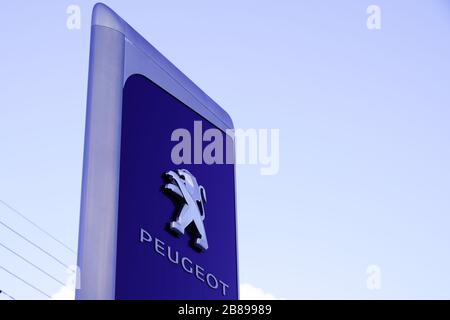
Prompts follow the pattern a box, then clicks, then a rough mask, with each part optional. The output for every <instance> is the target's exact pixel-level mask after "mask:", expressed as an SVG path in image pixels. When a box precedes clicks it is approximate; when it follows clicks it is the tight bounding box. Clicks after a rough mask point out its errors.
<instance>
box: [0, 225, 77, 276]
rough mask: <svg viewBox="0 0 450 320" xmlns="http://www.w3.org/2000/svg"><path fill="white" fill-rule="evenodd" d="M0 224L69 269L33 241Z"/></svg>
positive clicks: (67, 267)
mask: <svg viewBox="0 0 450 320" xmlns="http://www.w3.org/2000/svg"><path fill="white" fill-rule="evenodd" d="M0 224H1V225H2V226H4V227H5V228H7V229H8V230H9V231H11V232H13V233H14V234H16V235H17V236H19V237H20V238H22V239H23V240H25V241H26V242H28V243H29V244H31V245H32V246H34V247H35V248H37V249H39V250H40V251H41V252H43V253H45V254H46V255H47V256H49V257H50V258H52V259H53V260H55V261H56V262H58V263H59V264H60V265H62V266H64V267H65V268H66V269H70V267H69V266H68V265H67V264H65V263H64V262H62V261H61V260H59V259H58V258H56V257H55V256H54V255H52V254H51V253H50V252H48V251H46V250H44V249H42V248H41V247H40V246H38V245H37V244H35V243H34V242H33V241H31V240H30V239H28V238H27V237H25V236H24V235H22V234H21V233H19V232H17V231H16V230H14V229H13V228H11V227H10V226H8V225H7V224H6V223H4V222H2V221H0Z"/></svg>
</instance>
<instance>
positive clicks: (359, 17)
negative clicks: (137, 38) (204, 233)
mask: <svg viewBox="0 0 450 320" xmlns="http://www.w3.org/2000/svg"><path fill="white" fill-rule="evenodd" d="M105 3H106V4H107V5H109V6H110V7H111V8H112V9H114V10H115V11H116V12H117V13H119V15H121V16H122V17H123V18H124V19H125V20H126V21H127V22H129V23H130V24H131V25H132V26H133V27H134V28H135V29H136V30H137V31H138V32H140V33H141V34H142V35H143V36H144V37H145V38H146V39H147V40H148V41H149V42H150V43H152V44H153V45H154V46H155V47H156V48H157V49H158V50H159V51H160V52H162V53H163V54H164V55H165V56H166V57H167V58H168V59H169V60H171V61H172V62H173V63H174V64H175V65H176V66H177V67H178V68H179V69H181V70H182V71H183V72H184V73H185V74H186V75H187V76H188V77H189V78H190V79H192V80H193V81H194V82H195V83H196V84H197V85H198V86H199V87H200V88H202V89H203V90H204V91H205V92H206V93H207V94H208V95H209V96H211V97H212V98H213V99H214V100H215V101H216V102H218V103H219V105H221V106H222V107H223V108H224V109H225V110H226V111H227V112H228V113H229V114H230V115H231V117H232V118H233V120H234V123H235V126H236V127H238V128H257V129H265V128H266V129H279V130H280V169H279V172H278V174H276V175H273V176H263V175H261V174H260V170H259V169H260V168H259V167H258V166H252V165H240V166H238V168H237V210H238V231H239V237H238V239H239V271H240V272H239V276H240V281H241V283H242V292H241V295H242V297H244V298H245V297H255V298H282V299H351V298H353V299H354V298H356V299H399V298H401V299H413V298H414V299H436V298H437V299H443V298H445V299H449V298H450V274H449V272H448V270H450V256H449V252H450V250H449V246H450V233H449V232H448V227H449V225H450V197H449V196H448V195H449V194H450V168H449V163H450V148H449V147H450V140H449V138H450V126H449V125H448V122H449V119H450V90H449V89H448V88H449V87H450V59H449V57H450V42H449V41H448V37H449V35H450V11H449V10H450V4H449V3H448V2H447V1H445V0H429V1H418V0H408V1H406V0H395V1H392V0H371V1H365V0H360V1H351V0H341V1H332V0H327V1H325V0H320V1H317V0H315V1H312V0H302V1H298V0H296V1H294V0H293V1H287V0H284V1H276V2H275V1H265V0H259V1H253V0H249V1H234V0H229V1H206V0H192V1H181V0H171V1H153V0H151V1H137V0H136V1H128V2H125V1H118V0H117V1H114V0H111V1H105ZM94 4H95V2H94V1H81V0H79V1H77V0H74V1H61V0H47V1H39V2H37V1H33V2H32V1H23V0H17V1H5V2H4V3H2V9H1V10H0V26H1V28H0V36H1V39H2V40H3V44H2V50H0V70H1V75H2V76H1V78H0V200H1V201H4V202H6V203H7V204H9V205H10V206H12V207H14V208H15V209H17V210H19V211H20V212H21V213H22V214H24V215H25V216H26V217H27V218H28V219H31V220H32V221H34V222H36V223H37V224H38V225H39V226H41V227H42V228H44V229H45V230H47V231H48V232H50V233H51V234H52V235H54V236H55V237H56V238H58V239H60V240H61V241H63V242H64V243H66V244H68V245H69V246H70V247H71V248H72V249H73V250H74V251H76V248H77V241H78V221H79V205H80V190H81V172H82V153H83V141H84V124H85V110H86V109H85V108H86V90H87V74H88V60H89V36H90V16H91V10H92V7H93V5H94ZM69 5H77V6H79V7H80V9H81V11H80V12H81V28H80V29H79V30H77V29H75V30H70V29H68V28H67V25H66V21H67V18H68V14H67V13H66V9H67V8H68V6H69ZM370 5H377V6H378V7H379V8H380V9H381V29H379V30H369V29H368V28H367V25H366V21H367V19H368V14H367V12H366V9H367V7H368V6H370ZM0 222H3V224H1V223H0V267H2V268H3V269H2V268H0V290H4V291H5V292H7V293H8V294H10V295H11V296H13V297H14V298H16V299H46V298H47V296H50V297H52V296H54V297H56V298H58V297H65V296H67V295H68V293H69V295H70V289H68V288H65V287H63V286H62V284H64V283H66V282H67V281H68V282H69V283H70V281H71V279H72V278H73V277H72V273H71V272H70V271H67V267H69V266H71V265H75V264H76V255H75V254H74V253H73V252H71V251H70V250H68V249H67V248H65V247H63V246H61V245H60V244H58V243H56V242H55V241H54V240H52V239H50V238H49V237H47V236H46V235H44V234H43V233H42V232H40V231H39V230H37V229H36V228H35V227H34V226H32V225H31V224H30V223H28V222H27V221H25V220H24V219H22V218H21V217H19V216H18V215H17V214H15V213H14V212H13V211H11V209H9V208H7V207H5V206H4V205H3V204H2V203H0ZM4 224H7V225H8V226H10V227H12V228H13V229H14V230H16V232H19V233H20V234H23V235H26V237H27V238H29V239H31V240H32V241H33V242H35V243H37V244H39V246H40V247H41V248H43V249H45V250H46V251H48V252H49V253H50V254H51V255H52V256H54V257H56V258H57V259H58V260H59V261H60V262H62V263H60V262H58V261H56V260H55V259H53V258H52V257H50V256H49V255H48V254H46V253H44V252H42V251H40V250H39V249H37V248H36V247H33V246H32V245H30V243H28V242H26V241H25V240H24V239H22V238H20V237H19V236H18V235H17V234H14V233H13V232H11V231H10V230H8V229H7V228H5V226H4ZM2 245H3V246H2ZM4 246H6V247H8V248H10V249H13V250H14V251H15V252H18V253H20V254H21V255H22V256H23V257H26V258H27V259H28V260H30V261H32V262H33V263H35V264H36V265H38V266H41V267H42V268H44V269H45V271H46V272H47V273H49V274H51V275H52V276H53V277H54V278H56V279H57V280H58V281H56V280H55V279H52V278H50V277H48V276H47V275H45V274H43V273H42V272H40V271H38V270H37V269H36V268H34V267H30V266H29V265H27V264H26V263H24V261H23V260H21V259H20V258H19V257H17V256H15V255H14V254H12V253H11V252H10V251H8V250H7V249H5V247H4ZM5 269H7V270H9V271H12V272H13V273H14V274H16V275H19V276H21V277H22V278H23V279H24V280H25V281H27V282H29V283H30V284H32V285H34V286H35V287H36V288H31V287H29V286H27V285H25V284H24V283H23V282H21V281H20V280H18V279H16V278H14V277H13V276H11V275H10V274H8V273H7V272H6V271H5ZM36 289H39V290H40V291H42V292H39V291H38V290H36ZM0 297H1V298H2V299H7V297H6V296H5V295H0Z"/></svg>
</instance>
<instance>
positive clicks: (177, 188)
mask: <svg viewBox="0 0 450 320" xmlns="http://www.w3.org/2000/svg"><path fill="white" fill-rule="evenodd" d="M165 175H166V176H167V177H168V178H169V183H168V184H166V185H165V186H164V188H165V189H166V190H169V191H171V192H172V193H173V194H175V195H176V196H177V197H179V198H180V199H181V200H182V201H183V202H184V204H183V207H182V208H181V211H180V213H179V214H178V217H177V219H176V220H175V221H172V222H171V223H170V229H171V230H172V231H174V232H176V233H177V234H184V230H185V229H186V227H187V226H188V225H190V224H191V223H192V222H194V224H195V227H196V228H197V231H198V233H199V234H200V237H198V238H197V239H196V240H195V245H196V247H198V248H199V249H200V250H206V249H208V240H207V239H206V231H205V227H204V225H203V220H205V205H204V204H205V203H206V192H205V188H203V187H202V186H199V185H198V183H197V179H196V178H195V177H194V176H193V175H192V174H191V173H190V172H189V171H188V170H185V169H179V170H177V172H174V171H169V172H167V173H166V174H165Z"/></svg>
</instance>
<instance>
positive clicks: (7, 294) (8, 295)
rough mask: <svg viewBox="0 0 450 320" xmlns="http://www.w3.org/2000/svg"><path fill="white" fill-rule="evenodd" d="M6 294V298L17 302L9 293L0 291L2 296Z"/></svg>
mask: <svg viewBox="0 0 450 320" xmlns="http://www.w3.org/2000/svg"><path fill="white" fill-rule="evenodd" d="M2 293H3V294H4V295H5V296H7V297H8V298H10V299H11V300H16V299H15V298H14V297H13V296H12V295H10V294H9V293H6V292H5V291H4V290H0V294H2Z"/></svg>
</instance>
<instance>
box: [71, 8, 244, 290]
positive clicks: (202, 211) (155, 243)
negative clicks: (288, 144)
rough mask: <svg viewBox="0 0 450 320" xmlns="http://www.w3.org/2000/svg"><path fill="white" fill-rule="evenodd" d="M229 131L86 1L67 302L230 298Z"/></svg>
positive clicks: (233, 274)
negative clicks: (74, 237) (75, 233)
mask: <svg viewBox="0 0 450 320" xmlns="http://www.w3.org/2000/svg"><path fill="white" fill-rule="evenodd" d="M232 128H233V123H232V121H231V119H230V117H229V116H228V114H227V113H226V112H225V111H224V110H223V109H222V108H220V107H219V106H218V105H217V104H216V103H215V102H214V101H213V100H212V99H211V98H209V97H208V96H207V95H206V94H205V93H204V92H203V91H201V90H200V89H199V88H198V87H197V86H196V85H195V84H194V83H193V82H192V81H191V80H189V79H188V78H187V77H186V76H185V75H184V74H183V73H181V72H180V71H179V70H178V69H177V68H176V67H175V66H174V65H173V64H172V63H170V62H169V61H168V60H167V59H166V58H165V57H164V56H163V55H162V54H161V53H159V52H158V51H157V50H156V49H155V48H154V47H153V46H151V45H150V44H149V43H148V42H147V41H146V40H145V39H144V38H142V36H140V35H139V34H138V33H137V32H136V31H135V30H134V29H133V28H132V27H131V26H129V25H128V24H127V23H126V22H125V21H124V20H123V19H121V18H120V17H119V16H118V15H117V14H116V13H114V12H113V11H112V10H111V9H109V8H108V7H106V6H105V5H103V4H97V5H96V6H95V8H94V12H93V17H92V33H91V54H90V67H89V85H88V101H87V117H86V138H85V150H84V165H83V185H82V199H81V219H80V235H79V250H78V251H79V253H78V265H79V267H80V288H79V289H77V298H78V299H237V298H238V270H237V267H238V263H237V243H236V212H235V207H236V204H235V168H234V164H233V162H229V161H225V159H230V158H234V144H233V138H232V136H230V134H229V131H228V130H230V129H232ZM177 132H181V133H183V134H185V135H187V136H189V139H187V140H186V141H182V143H183V145H184V146H185V147H186V146H188V147H190V145H189V143H188V142H192V150H190V149H189V150H188V149H186V148H184V147H182V148H180V143H181V142H180V141H181V140H182V139H181V136H182V135H181V136H180V135H178V134H177ZM203 132H209V133H210V134H209V136H208V137H207V138H206V139H203V138H204V137H205V136H207V134H206V133H205V136H204V135H203ZM211 133H212V134H211ZM199 135H200V136H199ZM191 140H192V141H191ZM208 141H209V142H208ZM218 142H223V150H219V148H216V147H217V146H220V143H219V144H217V143H218ZM211 143H213V144H214V145H215V147H214V148H211ZM225 146H226V147H225ZM230 146H231V147H230ZM203 150H205V154H207V155H208V152H209V158H208V159H205V161H203V160H204V159H203V158H202V157H203V155H204V153H203ZM197 151H200V159H199V153H198V152H197ZM174 155H175V156H176V157H175V159H174ZM220 158H222V160H223V161H222V160H220ZM180 159H181V160H182V161H180ZM211 159H213V160H211Z"/></svg>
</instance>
